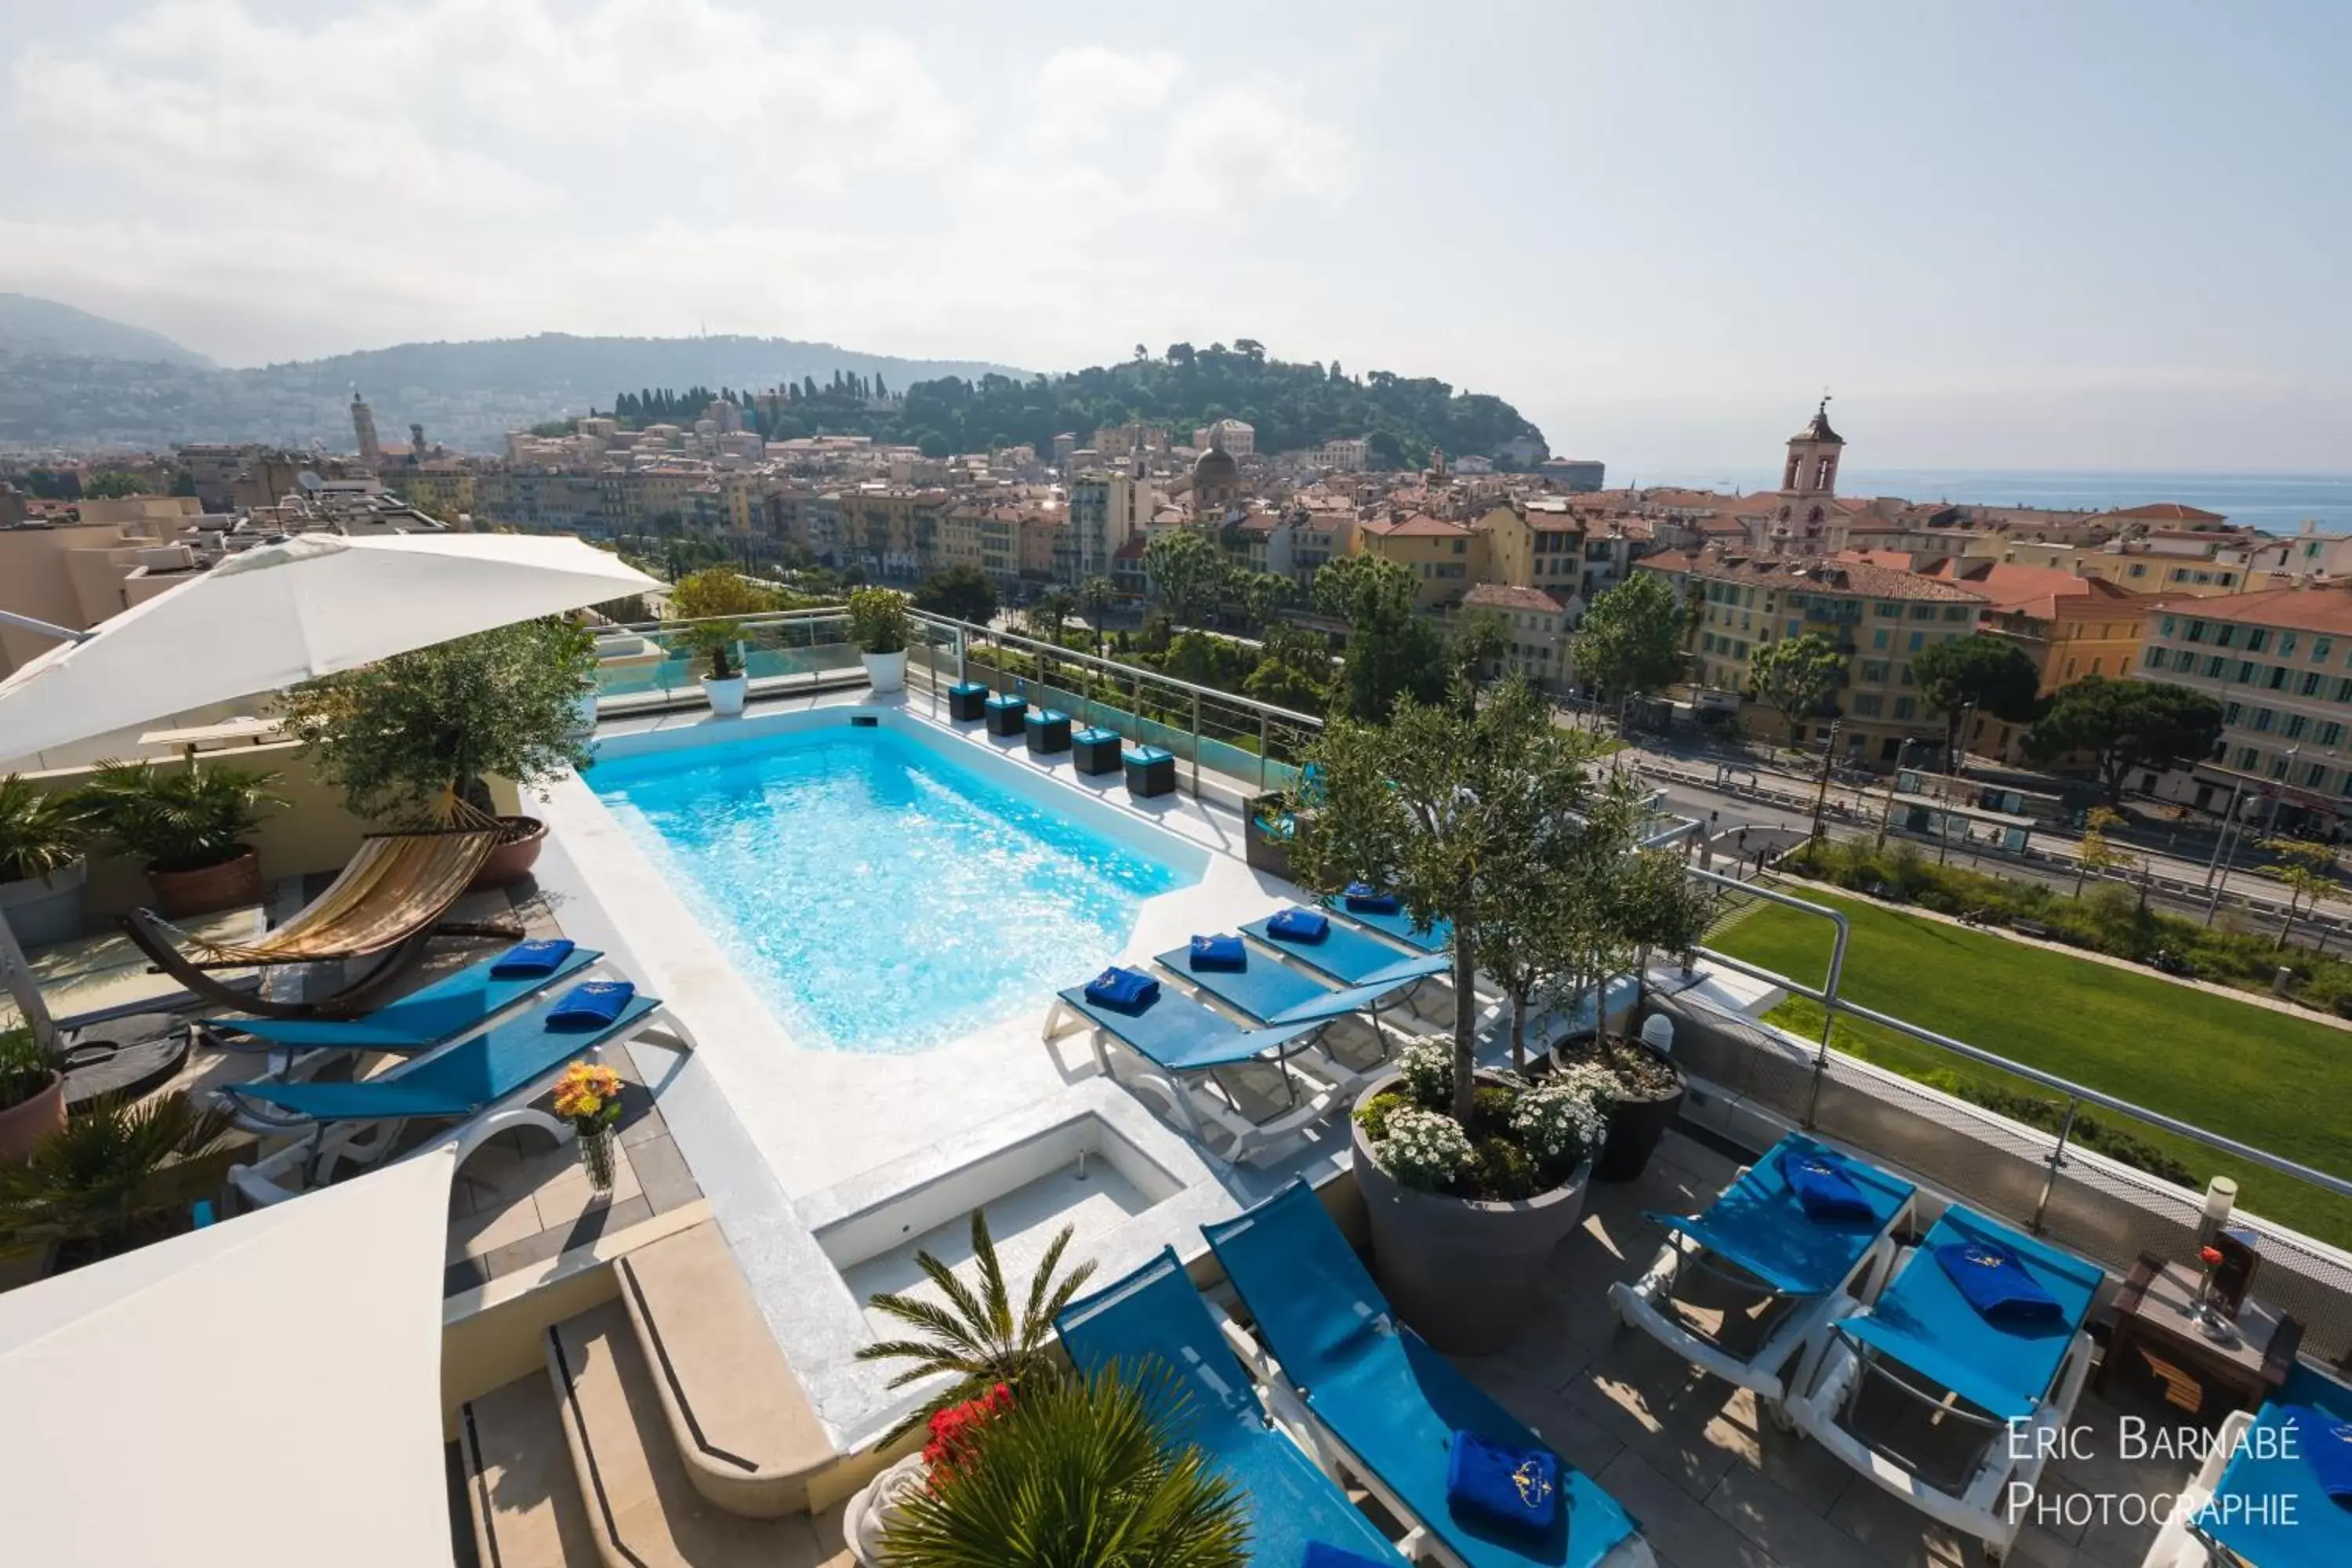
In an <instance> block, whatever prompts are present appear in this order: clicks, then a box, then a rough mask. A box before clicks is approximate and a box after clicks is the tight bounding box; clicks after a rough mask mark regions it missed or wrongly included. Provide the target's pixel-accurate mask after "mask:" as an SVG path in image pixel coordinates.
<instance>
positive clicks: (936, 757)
mask: <svg viewBox="0 0 2352 1568" xmlns="http://www.w3.org/2000/svg"><path fill="white" fill-rule="evenodd" d="M992 773H993V770H990V771H983V770H982V768H981V767H978V766H974V765H972V764H971V763H967V762H965V761H963V760H962V759H961V758H958V757H955V756H953V755H951V754H950V752H946V751H944V750H941V749H940V748H938V747H935V746H933V745H931V744H929V743H928V742H925V741H923V740H921V739H919V738H918V737H916V736H912V735H909V734H906V733H903V732H901V731H897V730H894V729H889V728H882V729H873V730H858V729H851V728H848V727H847V726H846V725H843V726H841V727H837V728H836V727H832V726H827V727H825V728H824V729H819V730H814V731H797V732H787V733H782V734H778V735H773V736H768V737H762V738H760V739H756V740H748V741H735V742H727V743H723V744H719V745H713V746H700V747H692V748H688V749H685V750H681V751H670V752H650V753H647V754H645V755H641V756H635V757H617V758H612V759H610V760H607V761H603V762H599V763H597V764H596V765H595V766H594V767H593V768H591V769H590V770H589V771H588V774H587V778H588V782H589V784H591V785H592V786H593V788H594V789H595V791H596V793H597V794H598V795H600V796H602V797H603V798H604V803H605V804H606V805H608V806H609V807H610V808H611V809H612V810H613V812H614V816H617V817H618V818H619V819H620V821H621V822H622V824H623V825H624V826H625V827H626V829H627V830H628V832H629V833H630V834H631V835H632V837H635V839H636V841H637V843H638V845H639V847H642V848H643V849H644V850H645V851H646V854H647V855H648V857H650V858H652V859H653V861H654V863H655V864H656V866H658V867H660V868H662V869H663V870H665V871H666V872H667V874H668V875H669V877H670V879H671V881H672V883H673V885H674V886H676V887H677V889H678V891H679V893H680V895H681V896H682V897H683V898H684V900H685V901H686V904H687V907H688V909H689V910H692V911H693V912H694V914H695V915H696V917H697V918H698V919H699V920H701V921H703V923H704V925H705V926H706V928H707V929H708V930H709V931H710V932H711V934H712V935H713V936H714V937H715V938H716V940H717V941H718V942H719V947H720V948H721V949H722V950H723V951H725V952H727V954H728V955H729V957H730V958H731V959H732V960H733V962H734V963H735V966H736V967H737V969H739V970H740V971H741V972H742V973H743V974H744V976H745V977H746V978H747V979H749V980H750V981H751V984H752V987H753V988H754V989H755V990H757V991H758V992H759V993H760V994H761V997H762V998H763V999H764V1000H765V1001H766V1002H767V1004H768V1005H769V1006H771V1007H772V1008H773V1009H774V1010H775V1012H776V1014H777V1016H779V1017H780V1018H781V1019H782V1022H783V1024H784V1026H785V1029H786V1032H787V1033H789V1034H790V1035H791V1036H792V1037H793V1041H794V1042H795V1043H796V1044H800V1045H804V1046H808V1047H816V1048H825V1049H833V1050H843V1051H857V1052H866V1053H877V1052H903V1051H915V1050H920V1049H923V1048H924V1047H929V1046H936V1045H940V1044H943V1043H945V1042H947V1041H949V1040H952V1039H954V1038H956V1037H959V1036H961V1035H964V1034H968V1033H970V1032H971V1031H972V1030H973V1029H975V1028H978V1027H980V1026H983V1025H986V1024H989V1023H991V1022H993V1021H994V1020H996V1019H997V1018H1000V1017H1002V1016H1003V1015H1004V1014H1005V1012H1006V1011H1007V1010H1008V1009H1009V1008H1011V1007H1013V1006H1014V1005H1018V1004H1020V1003H1022V1002H1024V1000H1025V1001H1030V1002H1035V1001H1036V1000H1037V999H1038V998H1040V997H1041V996H1043V995H1044V994H1045V993H1048V992H1051V991H1055V990H1059V989H1061V988H1062V987H1064V986H1067V985H1073V984H1077V983H1078V982H1080V981H1082V980H1085V979H1087V978H1088V977H1090V976H1091V975H1093V974H1094V973H1096V972H1097V971H1098V970H1100V969H1101V968H1102V966H1103V965H1104V964H1105V963H1108V962H1109V961H1110V960H1111V959H1112V958H1113V957H1115V956H1117V954H1118V952H1119V950H1120V949H1121V948H1123V947H1125V946H1126V944H1127V941H1128V937H1129V932H1131V931H1133V929H1134V926H1135V918H1136V912H1137V910H1138V909H1139V907H1140V905H1141V904H1142V902H1143V900H1146V899H1149V898H1152V897H1154V896H1156V895H1158V894H1160V893H1165V892H1169V891H1171V890H1173V889H1176V888H1178V887H1180V886H1182V885H1184V884H1186V883H1189V882H1193V881H1197V880H1198V879H1200V876H1201V871H1202V866H1201V864H1200V863H1199V862H1198V861H1197V860H1195V861H1194V862H1193V863H1192V864H1190V865H1189V866H1181V867H1180V866H1179V865H1178V864H1176V863H1175V862H1177V861H1179V860H1181V859H1184V858H1187V857H1188V856H1195V855H1197V851H1192V850H1191V849H1190V847H1188V846H1183V845H1181V844H1178V843H1177V842H1176V841H1174V840H1171V841H1170V843H1169V853H1168V855H1167V856H1166V857H1165V858H1163V857H1161V856H1159V855H1156V854H1153V853H1150V852H1147V851H1146V850H1143V849H1140V848H1138V847H1134V845H1133V844H1131V843H1129V842H1127V841H1125V840H1124V839H1122V838H1120V837H1112V836H1111V835H1110V834H1108V833H1107V832H1104V831H1100V830H1097V828H1095V827H1093V826H1089V825H1087V824H1086V823H1084V822H1081V821H1078V820H1076V819H1075V818H1074V817H1072V816H1068V815H1065V814H1063V813H1062V812H1059V811H1056V810H1055V809H1052V808H1051V807H1050V806H1049V805H1047V804H1046V803H1047V802H1048V801H1049V800H1050V799H1051V795H1050V794H1047V793H1044V792H1050V791H1055V790H1059V789H1060V788H1061V787H1062V786H1060V785H1058V784H1051V783H1050V782H1047V781H1042V780H1041V781H1038V782H1037V784H1035V785H1034V786H1026V787H1024V788H1021V789H1018V790H1016V789H1015V788H1013V787H1010V781H1008V780H1005V779H1003V778H1000V777H997V776H992ZM1032 789H1034V790H1036V791H1037V792H1039V793H1035V794H1033V793H1031V792H1032ZM1071 804H1074V805H1075V804H1081V803H1076V802H1073V803H1071ZM1085 804H1090V803H1085ZM1150 831H1151V830H1149V829H1139V830H1138V837H1137V841H1138V842H1141V841H1143V840H1142V838H1141V835H1142V834H1146V833H1149V832H1150Z"/></svg>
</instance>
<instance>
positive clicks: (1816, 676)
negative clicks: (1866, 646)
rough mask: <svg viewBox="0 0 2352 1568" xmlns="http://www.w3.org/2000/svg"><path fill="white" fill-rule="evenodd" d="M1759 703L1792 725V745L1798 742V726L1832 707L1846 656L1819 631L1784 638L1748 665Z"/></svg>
mask: <svg viewBox="0 0 2352 1568" xmlns="http://www.w3.org/2000/svg"><path fill="white" fill-rule="evenodd" d="M1748 670H1749V679H1751V680H1753V681H1754V682H1755V688H1756V700H1758V701H1759V702H1761V703H1763V704H1764V705H1765V706H1766V707H1768V708H1770V709H1773V710H1776V711H1777V712H1779V714H1780V717H1781V719H1782V720H1783V721H1785V722H1786V723H1787V724H1788V726H1789V743H1790V745H1792V746H1793V745H1795V744H1796V743H1797V724H1798V721H1800V720H1804V719H1810V718H1811V717H1812V716H1813V715H1814V714H1816V713H1819V712H1820V711H1822V709H1824V708H1826V707H1827V706H1829V700H1830V699H1831V698H1832V696H1834V695H1835V694H1836V692H1837V689H1838V680H1839V678H1840V677H1842V676H1843V675H1844V674H1845V655H1843V654H1842V653H1840V652H1839V651H1838V650H1837V647H1836V646H1835V645H1834V644H1832V642H1831V641H1830V640H1829V639H1828V638H1827V637H1822V635H1821V634H1820V633H1818V632H1807V633H1805V634H1804V635H1803V636H1802V637H1782V638H1781V639H1780V641H1779V642H1776V643H1767V644H1765V645H1764V646H1763V647H1760V648H1759V649H1757V650H1756V657H1755V658H1754V659H1753V660H1752V661H1751V662H1750V663H1749V665H1748Z"/></svg>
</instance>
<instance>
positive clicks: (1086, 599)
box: [1078, 577, 1118, 658]
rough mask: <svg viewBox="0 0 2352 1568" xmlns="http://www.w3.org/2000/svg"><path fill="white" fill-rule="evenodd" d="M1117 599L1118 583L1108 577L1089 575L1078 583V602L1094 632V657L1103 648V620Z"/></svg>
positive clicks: (1099, 655) (1097, 656)
mask: <svg viewBox="0 0 2352 1568" xmlns="http://www.w3.org/2000/svg"><path fill="white" fill-rule="evenodd" d="M1117 601H1118V584H1115V583H1113V582H1112V581H1111V580H1110V579H1109V578H1108V577H1089V578H1087V580H1086V581H1085V582H1083V583H1081V584H1078V603H1079V605H1082V606H1083V607H1084V608H1085V610H1086V615H1087V626H1089V627H1090V628H1092V630H1093V632H1094V634H1095V657H1096V658H1101V657H1102V650H1103V621H1104V618H1105V617H1107V616H1108V615H1109V614H1110V607H1111V605H1113V604H1114V603H1116V602H1117Z"/></svg>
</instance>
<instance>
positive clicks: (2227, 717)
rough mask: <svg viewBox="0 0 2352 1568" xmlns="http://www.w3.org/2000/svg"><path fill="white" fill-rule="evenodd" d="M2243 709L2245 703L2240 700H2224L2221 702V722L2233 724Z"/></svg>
mask: <svg viewBox="0 0 2352 1568" xmlns="http://www.w3.org/2000/svg"><path fill="white" fill-rule="evenodd" d="M2245 710H2246V709H2245V704H2243V703H2242V702H2224V703H2222V704H2221V722H2222V723H2224V724H2234V723H2236V722H2237V721H2238V715H2239V714H2241V713H2243V712H2244V711H2245Z"/></svg>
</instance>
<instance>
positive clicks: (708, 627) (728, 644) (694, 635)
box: [687, 621, 751, 719]
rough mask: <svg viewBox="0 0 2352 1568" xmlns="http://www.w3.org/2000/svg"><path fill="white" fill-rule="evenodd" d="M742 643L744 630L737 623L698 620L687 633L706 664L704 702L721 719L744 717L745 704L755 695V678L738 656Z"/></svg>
mask: <svg viewBox="0 0 2352 1568" xmlns="http://www.w3.org/2000/svg"><path fill="white" fill-rule="evenodd" d="M742 640H743V628H742V626H740V625H738V624H737V623H736V622H733V621H698V622H696V623H695V625H694V627H693V629H692V630H690V631H689V632H688V633H687V641H688V645H689V646H690V647H693V649H694V651H695V652H696V653H698V654H699V655H701V656H702V658H703V660H704V662H705V665H706V668H705V669H704V670H703V674H702V698H703V700H704V701H706V702H708V703H709V704H710V710H711V711H712V712H713V713H716V714H718V715H719V717H720V718H721V719H740V718H741V717H742V716H743V703H744V701H745V700H746V699H748V698H749V697H750V696H751V676H750V674H749V673H747V672H746V671H745V670H744V668H743V666H742V665H741V663H740V662H739V661H738V660H737V658H736V657H735V649H736V646H737V645H738V644H739V643H740V642H741V641H742Z"/></svg>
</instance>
